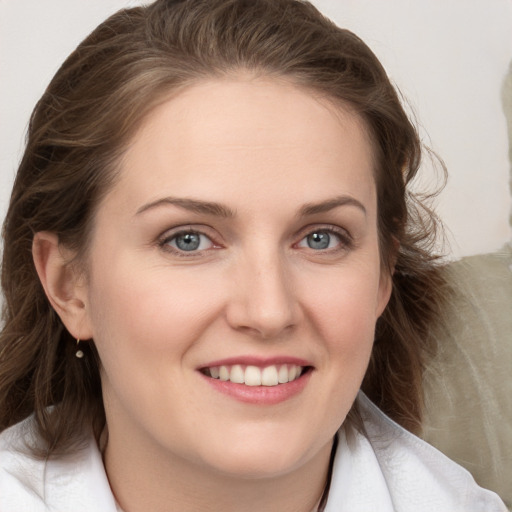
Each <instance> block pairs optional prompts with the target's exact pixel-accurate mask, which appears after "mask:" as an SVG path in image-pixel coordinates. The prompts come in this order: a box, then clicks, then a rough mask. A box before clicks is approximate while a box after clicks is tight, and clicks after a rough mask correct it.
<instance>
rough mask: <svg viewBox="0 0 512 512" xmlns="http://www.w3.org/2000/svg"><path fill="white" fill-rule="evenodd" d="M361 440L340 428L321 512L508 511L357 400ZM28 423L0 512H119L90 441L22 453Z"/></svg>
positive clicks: (0, 471) (2, 487) (5, 439)
mask: <svg viewBox="0 0 512 512" xmlns="http://www.w3.org/2000/svg"><path fill="white" fill-rule="evenodd" d="M357 400H358V404H359V409H360V412H361V415H362V418H363V422H364V427H365V430H366V434H367V435H363V434H361V433H359V432H355V431H353V430H351V431H350V432H349V433H348V435H347V434H346V433H345V431H344V429H341V431H340V436H339V442H338V448H337V452H336V456H335V460H334V466H333V473H332V480H331V486H330V491H329V498H328V501H327V505H326V507H325V512H373V511H378V512H409V511H411V512H506V510H507V509H506V508H505V505H504V504H503V502H502V501H501V500H500V499H499V498H498V496H497V495H496V494H494V493H493V492H491V491H487V490H484V489H482V488H480V487H478V486H477V485H476V483H475V481H474V480H473V478H472V476H471V475H470V473H469V472H468V471H466V470H465V469H463V468H462V467H460V466H458V465H457V464H455V463H454V462H453V461H451V460H450V459H448V458H447V457H445V456H444V455H443V454H442V453H440V452H439V451H438V450H436V449H435V448H433V447H432V446H430V445H428V444H427V443H425V442H424V441H422V440H420V439H419V438H417V437H416V436H414V435H412V434H411V433H410V432H407V431H406V430H404V429H403V428H402V427H400V426H398V425H397V424H396V423H394V422H393V421H391V420H390V419H389V418H388V417H387V416H385V415H384V414H383V413H382V412H381V411H380V410H379V409H378V408H377V407H376V406H375V405H373V404H372V403H371V402H370V401H369V400H368V398H366V396H365V395H364V394H362V393H360V394H359V396H358V399H357ZM25 436H29V437H32V432H31V420H30V419H28V420H25V421H23V422H21V423H19V424H18V425H15V426H13V427H11V428H10V429H8V430H6V431H4V432H3V433H2V434H0V512H48V511H52V512H118V511H119V508H118V507H117V505H116V502H115V499H114V496H113V494H112V491H111V489H110V486H109V483H108V479H107V475H106V474H105V469H104V466H103V462H102V457H101V453H100V451H99V449H98V447H97V445H96V442H95V441H94V439H92V438H91V440H90V442H89V444H88V446H87V447H86V448H85V449H84V450H83V451H80V452H78V453H74V454H73V455H69V456H67V457H61V458H58V459H52V460H50V461H42V460H36V459H33V458H32V457H30V456H29V455H28V454H26V453H24V452H23V439H24V438H25Z"/></svg>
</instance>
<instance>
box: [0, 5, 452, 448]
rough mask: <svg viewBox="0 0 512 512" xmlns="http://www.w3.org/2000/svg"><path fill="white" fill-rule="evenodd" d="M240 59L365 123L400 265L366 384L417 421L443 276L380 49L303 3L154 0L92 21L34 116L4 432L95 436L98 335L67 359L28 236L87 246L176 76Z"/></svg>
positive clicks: (11, 294) (386, 231)
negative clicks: (136, 140)
mask: <svg viewBox="0 0 512 512" xmlns="http://www.w3.org/2000/svg"><path fill="white" fill-rule="evenodd" d="M242 69H244V70H249V71H253V72H254V73H256V74H262V75H266V76H279V77H285V78H288V79H290V80H292V81H293V82H294V83H296V84H298V85H299V86H303V87H306V88H309V89H310V90H314V91H316V92H320V93H321V94H323V95H325V96H327V97H328V98H331V99H333V100H337V101H340V102H342V103H344V104H349V105H350V106H351V108H352V109H353V110H354V111H355V112H356V113H357V114H358V115H360V116H361V118H362V119H364V121H365V123H366V126H367V128H368V130H369V132H370V136H371V139H372V142H373V146H374V151H375V155H376V158H375V160H376V169H375V176H376V182H377V190H378V212H379V236H380V252H381V259H382V265H383V268H385V269H386V270H388V271H390V272H391V271H392V268H393V266H394V269H395V272H394V276H393V292H392V297H391V300H390V303H389V305H388V307H387V309H386V311H385V312H384V314H383V315H382V317H381V318H380V319H379V321H378V323H377V328H376V341H375V346H374V350H373V354H372V358H371V362H370V365H369V368H368V371H367V374H366V376H365V379H364V382H363V389H364V390H365V391H366V392H367V394H368V395H369V396H370V398H371V399H372V400H373V401H374V402H376V403H377V404H378V405H379V406H380V407H381V408H382V409H383V410H384V411H385V412H386V413H387V414H388V415H390V416H391V417H392V418H394V419H395V420H397V421H398V422H399V423H401V424H402V425H404V426H405V427H407V428H409V429H412V430H414V429H417V428H418V426H419V422H420V418H421V407H422V393H421V377H422V371H423V367H424V361H425V354H427V353H428V352H429V351H430V350H431V346H430V344H431V342H430V341H429V340H430V337H429V332H430V326H431V325H432V323H433V321H434V319H435V317H436V315H437V314H438V312H439V308H440V304H441V299H442V290H443V283H444V281H443V279H442V277H440V274H439V270H438V268H437V266H436V264H435V262H436V258H435V257H434V256H433V255H432V254H431V244H432V242H433V239H434V238H433V235H434V234H435V225H436V224H435V219H434V217H433V216H432V214H431V212H430V211H429V210H428V209H424V208H423V207H422V206H421V203H419V202H418V201H417V199H416V198H415V196H414V195H413V194H411V192H410V191H408V189H407V185H408V184H409V183H410V181H411V180H412V179H413V178H414V176H415V174H416V172H417V170H418V168H419V164H420V157H421V146H420V142H419V140H418V135H417V133H416V131H415V129H414V127H413V125H412V124H411V122H410V121H409V119H408V117H407V115H406V114H405V112H404V110H403V108H402V106H401V103H400V100H399V98H398V97H397V94H396V91H395V90H394V88H393V86H392V85H391V83H390V81H389V79H388V77H387V75H386V73H385V71H384V69H383V68H382V66H381V64H380V63H379V61H378V59H377V58H376V57H375V55H374V54H373V53H372V52H371V50H370V49H369V48H368V47H367V46H366V45H365V44H364V43H363V42H362V41H361V40H360V39H359V38H358V37H357V36H355V35H354V34H352V33H351V32H349V31H347V30H343V29H340V28H338V27H336V26H335V25H334V24H333V23H332V22H330V21H329V20H327V19H326V18H324V17H323V16H322V15H321V14H320V13H319V12H318V11H317V10H316V9H315V8H314V7H313V6H312V5H311V4H309V3H308V2H303V1H299V0H182V1H179V0H174V1H173V0H158V1H156V2H155V3H153V4H151V5H149V6H147V7H137V8H133V9H126V10H122V11H119V12H118V13H116V14H114V15H113V16H111V17H110V18H109V19H108V20H106V21H105V22H104V23H102V24H101V25H100V26H99V27H98V28H97V29H96V30H94V32H93V33H92V34H91V35H89V36H88V37H87V38H86V39H85V40H84V41H83V42H82V43H81V44H80V45H79V46H78V48H77V49H76V50H75V51H74V52H73V53H72V54H71V55H70V56H69V58H68V59H67V60H66V61H65V62H64V64H63V65H62V67H61V68H60V69H59V71H58V72H57V74H56V75H55V77H54V79H53V80H52V82H51V83H50V85H49V87H48V89H47V90H46V92H45V93H44V95H43V97H42V98H41V100H40V101H39V103H38V104H37V106H36V108H35V110H34V112H33V114H32V118H31V121H30V126H29V130H28V137H27V146H26V150H25V153H24V156H23V159H22V161H21V164H20V166H19V170H18V174H17V177H16V180H15V183H14V188H13V192H12V197H11V202H10V206H9V209H8V212H7V216H6V219H5V223H4V227H3V237H4V253H3V265H2V287H3V291H4V294H5V303H4V310H3V319H4V322H5V323H4V327H3V330H2V332H1V334H0V430H1V429H4V428H6V427H8V426H10V425H12V424H14V423H16V422H17V421H19V420H21V419H23V418H25V417H26V416H28V415H29V414H31V413H33V412H35V418H36V420H37V425H38V429H39V433H40V434H41V436H42V438H43V439H44V440H45V441H46V443H47V447H48V453H52V452H53V453H55V452H57V451H63V450H66V449H69V448H70V447H71V446H72V445H74V444H76V442H77V441H80V439H82V437H83V435H84V430H85V427H84V425H91V424H92V425H93V428H94V431H95V433H96V435H99V433H100V431H101V429H102V428H103V426H104V422H105V416H104V410H103V403H102V397H101V384H100V377H99V364H100V362H99V359H98V355H97V352H96V351H95V348H94V344H93V343H92V342H91V343H89V344H86V345H87V346H86V347H84V350H85V352H86V357H85V358H84V359H82V360H77V359H76V358H75V357H74V352H75V340H73V339H72V338H71V336H70V334H69V333H68V332H67V331H66V329H65V328H64V327H63V324H62V322H61V321H60V319H59V317H58V316H57V314H56V313H55V311H54V310H53V309H52V307H51V306H50V304H49V302H48V300H47V298H46V296H45V293H44V291H43V288H42V286H41V284H40V282H39V279H38V277H37V273H36V271H35V268H34V264H33V260H32V253H31V247H32V242H33V237H34V234H35V233H36V232H38V231H52V232H54V233H56V234H57V235H58V237H59V242H60V243H62V244H64V246H66V247H69V248H71V249H73V250H74V251H76V253H77V254H78V255H79V256H83V255H84V254H85V248H86V247H87V239H88V236H89V230H90V226H91V223H92V220H93V218H94V213H95V207H96V205H97V204H98V202H99V200H100V197H101V196H102V195H103V194H105V193H106V192H107V191H108V189H109V187H111V186H112V184H113V183H114V182H115V177H116V171H117V169H116V164H117V162H119V160H120V156H121V155H122V153H123V151H124V149H125V147H126V145H127V143H128V141H129V139H130V136H132V135H133V134H134V132H135V130H136V129H137V128H138V127H139V126H140V123H141V120H142V119H143V118H144V116H146V115H147V114H148V112H149V111H150V110H151V109H152V108H154V107H155V106H156V105H158V104H159V103H160V102H162V101H163V100H164V99H165V98H166V97H168V96H169V94H170V93H171V92H172V91H175V90H176V89H177V88H181V87H186V86H187V85H189V84H191V83H193V82H194V81H198V80H201V79H204V78H207V77H215V76H223V75H226V74H229V73H230V72H236V71H237V70H242ZM398 246H399V248H398ZM50 405H52V406H54V407H48V406H50ZM87 428H88V427H87Z"/></svg>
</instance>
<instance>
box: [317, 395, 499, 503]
mask: <svg viewBox="0 0 512 512" xmlns="http://www.w3.org/2000/svg"><path fill="white" fill-rule="evenodd" d="M357 404H358V407H359V411H360V414H361V417H362V419H363V424H364V430H365V432H364V434H363V433H360V432H354V431H353V430H350V431H349V432H346V433H345V432H344V433H343V434H342V435H341V437H340V447H339V450H338V452H339V453H337V455H336V461H335V467H334V471H333V482H332V484H331V485H332V486H334V488H332V491H333V494H334V497H336V496H337V495H338V493H339V491H338V489H337V487H338V486H340V485H341V486H342V487H344V486H345V485H346V484H344V483H343V482H340V480H342V479H343V480H345V481H346V480H347V478H348V479H349V480H350V481H351V482H352V484H353V487H354V488H355V489H357V488H359V491H356V492H359V496H358V498H357V499H355V501H362V502H363V503H366V505H365V506H371V505H374V506H378V510H383V511H384V510H389V511H409V510H414V511H416V512H430V511H432V510H436V511H437V512H458V511H460V512H506V508H505V505H504V504H503V502H502V501H501V500H500V499H499V497H498V496H497V495H496V494H494V493H493V492H491V491H487V490H485V489H482V488H480V487H479V486H478V485H477V484H476V483H475V481H474V479H473V477H472V476H471V474H470V473H469V472H468V471H466V470H465V469H464V468H462V467H461V466H459V465H458V464H456V463H455V462H453V461H451V460H450V459H448V458H447V457H446V456H445V455H443V454H442V453H441V452H439V451H438V450H436V449H435V448H434V447H432V446H430V445H429V444H427V443H425V442H424V441H422V440H421V439H419V438H418V437H416V436H414V435H413V434H411V433H410V432H408V431H406V430H405V429H403V428H402V427H400V426H399V425H397V424H396V423H395V422H393V421H392V420H391V419H390V418H388V417H387V416H386V415H385V414H384V413H383V412H382V411H380V410H379V409H378V408H377V407H376V406H375V405H374V404H373V403H371V402H370V400H369V399H368V398H367V397H366V396H365V395H364V394H362V393H360V395H359V396H358V399H357ZM342 450H343V451H344V453H341V451H342ZM348 465H349V466H350V469H347V466H348ZM341 473H343V475H340V474H341ZM347 473H350V474H349V476H348V477H347ZM354 473H356V474H354ZM364 475H372V478H371V480H372V482H371V484H368V483H363V482H362V481H363V480H365V481H366V482H367V481H368V476H364ZM335 478H337V481H335ZM350 492H352V491H350ZM338 499H340V500H341V499H342V498H341V496H338ZM369 509H370V508H367V510H369ZM333 510H338V509H337V508H336V509H333ZM342 510H345V509H344V508H343V509H342ZM347 510H348V509H347ZM352 510H354V511H355V510H364V509H362V508H355V509H352ZM326 512H329V509H327V510H326Z"/></svg>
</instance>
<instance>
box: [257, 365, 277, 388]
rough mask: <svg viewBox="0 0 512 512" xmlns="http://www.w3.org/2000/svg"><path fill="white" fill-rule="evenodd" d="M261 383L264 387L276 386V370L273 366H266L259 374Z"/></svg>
mask: <svg viewBox="0 0 512 512" xmlns="http://www.w3.org/2000/svg"><path fill="white" fill-rule="evenodd" d="M261 383H262V384H263V385H264V386H277V385H278V384H279V380H278V379H277V368H276V367H275V366H267V367H266V368H263V371H262V372H261Z"/></svg>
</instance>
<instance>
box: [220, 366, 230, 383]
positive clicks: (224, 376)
mask: <svg viewBox="0 0 512 512" xmlns="http://www.w3.org/2000/svg"><path fill="white" fill-rule="evenodd" d="M219 379H220V380H229V370H228V367H227V366H221V367H220V368H219Z"/></svg>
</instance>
